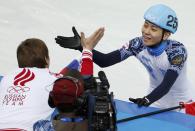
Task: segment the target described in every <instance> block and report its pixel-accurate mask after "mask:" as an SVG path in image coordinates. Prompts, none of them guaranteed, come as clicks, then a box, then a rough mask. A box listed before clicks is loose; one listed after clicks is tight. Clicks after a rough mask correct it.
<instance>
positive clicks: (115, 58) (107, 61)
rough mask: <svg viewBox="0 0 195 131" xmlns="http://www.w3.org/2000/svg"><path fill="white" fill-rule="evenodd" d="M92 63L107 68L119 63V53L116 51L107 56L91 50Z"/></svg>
mask: <svg viewBox="0 0 195 131" xmlns="http://www.w3.org/2000/svg"><path fill="white" fill-rule="evenodd" d="M93 61H94V62H95V63H96V64H97V65H99V66H100V67H108V66H111V65H114V64H116V63H119V62H120V61H121V56H120V51H119V50H116V51H113V52H110V53H108V54H104V53H101V52H99V51H96V50H93Z"/></svg>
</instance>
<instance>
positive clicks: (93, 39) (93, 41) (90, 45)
mask: <svg viewBox="0 0 195 131" xmlns="http://www.w3.org/2000/svg"><path fill="white" fill-rule="evenodd" d="M103 35H104V28H103V27H101V28H99V29H97V30H96V31H95V32H94V33H93V34H91V35H90V36H89V37H87V38H86V37H85V34H84V33H83V32H81V44H82V47H83V48H84V49H88V50H93V49H94V47H95V46H96V45H97V43H98V42H99V41H100V39H101V38H102V37H103Z"/></svg>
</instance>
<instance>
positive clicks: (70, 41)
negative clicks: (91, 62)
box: [55, 26, 83, 51]
mask: <svg viewBox="0 0 195 131" xmlns="http://www.w3.org/2000/svg"><path fill="white" fill-rule="evenodd" d="M72 32H73V33H74V36H73V37H65V36H57V37H56V38H55V40H56V43H57V44H59V45H60V46H61V47H64V48H69V49H75V50H80V51H82V50H83V48H82V46H81V37H80V36H79V34H78V32H77V30H76V29H75V27H74V26H73V27H72Z"/></svg>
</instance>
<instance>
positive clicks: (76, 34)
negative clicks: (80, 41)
mask: <svg viewBox="0 0 195 131" xmlns="http://www.w3.org/2000/svg"><path fill="white" fill-rule="evenodd" d="M72 32H73V33H74V36H77V37H78V36H79V33H78V32H77V30H76V28H75V27H74V26H73V27H72ZM79 38H80V36H79Z"/></svg>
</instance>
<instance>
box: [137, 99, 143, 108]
mask: <svg viewBox="0 0 195 131" xmlns="http://www.w3.org/2000/svg"><path fill="white" fill-rule="evenodd" d="M137 105H138V106H139V107H141V106H145V101H144V100H139V101H138V102H137Z"/></svg>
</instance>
